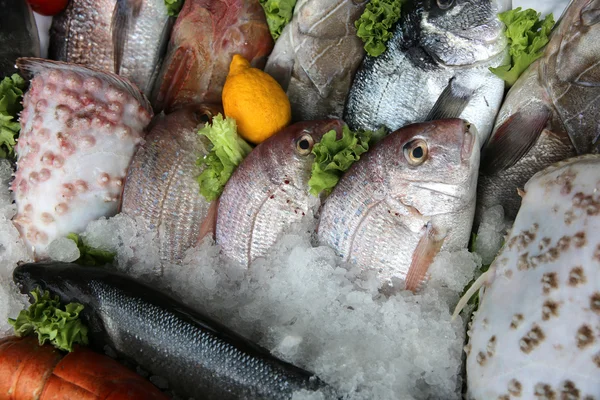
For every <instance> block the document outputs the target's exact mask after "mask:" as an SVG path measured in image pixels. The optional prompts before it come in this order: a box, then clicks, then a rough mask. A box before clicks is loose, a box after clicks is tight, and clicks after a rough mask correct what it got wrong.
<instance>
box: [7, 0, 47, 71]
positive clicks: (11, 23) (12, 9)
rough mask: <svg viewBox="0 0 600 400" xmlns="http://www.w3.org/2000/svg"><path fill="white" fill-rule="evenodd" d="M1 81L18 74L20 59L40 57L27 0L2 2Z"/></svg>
mask: <svg viewBox="0 0 600 400" xmlns="http://www.w3.org/2000/svg"><path fill="white" fill-rule="evenodd" d="M0 27H1V29H0V80H1V79H3V78H4V77H5V76H10V75H12V74H14V73H16V72H17V69H16V68H15V63H16V61H17V58H19V57H39V56H40V39H39V35H38V30H37V25H36V22H35V18H34V17H33V12H32V11H31V7H30V6H29V3H27V1H26V0H0Z"/></svg>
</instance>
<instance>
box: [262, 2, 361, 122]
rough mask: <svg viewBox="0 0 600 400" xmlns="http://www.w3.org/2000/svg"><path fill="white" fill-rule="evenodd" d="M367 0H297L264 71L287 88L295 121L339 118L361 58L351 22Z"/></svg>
mask: <svg viewBox="0 0 600 400" xmlns="http://www.w3.org/2000/svg"><path fill="white" fill-rule="evenodd" d="M366 4H367V1H366V0H362V1H361V0H358V1H357V0H299V1H298V2H297V3H296V7H295V9H294V17H293V18H292V21H291V22H290V23H289V24H288V25H287V26H286V27H285V28H284V29H283V32H282V33H281V36H280V37H279V39H277V42H276V44H275V48H274V49H273V52H272V53H271V55H270V56H269V61H268V62H267V66H266V67H265V72H267V73H269V74H270V75H271V76H273V77H274V78H275V79H276V80H277V81H278V82H279V84H280V85H281V86H282V87H283V89H284V90H285V91H286V93H287V95H288V98H289V99H290V103H291V104H292V119H293V120H294V121H309V120H316V119H321V118H341V117H342V114H343V112H344V104H345V102H346V97H347V96H348V92H349V91H350V86H351V85H352V79H353V78H354V74H355V73H356V70H357V69H358V67H359V65H360V63H361V61H362V59H363V58H364V56H365V51H364V49H363V43H362V41H361V40H360V38H359V37H358V36H356V27H355V26H354V22H355V21H356V20H357V19H358V18H359V17H360V15H361V14H362V12H363V11H364V9H365V6H366Z"/></svg>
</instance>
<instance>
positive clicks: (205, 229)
mask: <svg viewBox="0 0 600 400" xmlns="http://www.w3.org/2000/svg"><path fill="white" fill-rule="evenodd" d="M218 211H219V199H216V200H215V201H213V202H212V203H211V204H210V207H209V208H208V212H207V213H206V217H205V218H204V221H202V225H200V234H199V235H198V243H199V242H201V241H202V240H203V239H204V238H205V237H206V236H210V237H214V234H215V230H216V228H217V213H218Z"/></svg>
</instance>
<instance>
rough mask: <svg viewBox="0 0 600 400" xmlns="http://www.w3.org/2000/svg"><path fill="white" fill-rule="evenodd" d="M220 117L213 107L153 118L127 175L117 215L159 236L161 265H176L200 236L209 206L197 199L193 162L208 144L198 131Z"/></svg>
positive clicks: (197, 192) (197, 190)
mask: <svg viewBox="0 0 600 400" xmlns="http://www.w3.org/2000/svg"><path fill="white" fill-rule="evenodd" d="M219 112H221V113H223V110H222V109H221V107H220V106H216V105H215V106H212V105H205V106H193V107H188V108H184V109H181V110H177V111H175V112H173V113H171V114H169V115H168V116H166V117H161V118H157V122H156V123H155V124H154V126H153V127H152V130H151V131H150V133H149V134H148V136H147V137H146V139H145V143H144V144H143V145H142V146H141V147H140V149H139V150H138V151H137V153H136V154H135V156H134V157H133V161H132V162H131V165H130V167H129V170H128V172H127V179H126V180H125V187H124V190H123V204H122V209H121V211H122V212H123V213H125V214H128V215H130V216H132V217H141V218H142V219H143V220H144V221H145V222H146V224H147V226H148V228H149V229H151V230H156V231H158V233H159V243H160V259H161V261H163V262H168V263H179V262H181V260H182V259H183V257H184V256H185V251H186V250H187V249H188V248H190V247H192V246H194V245H195V244H196V243H197V242H198V241H199V240H200V239H202V236H203V235H202V233H205V232H201V230H202V229H201V228H202V225H203V222H204V220H205V218H206V217H207V216H208V215H209V209H210V208H211V202H208V201H207V200H206V199H205V198H204V197H203V196H202V195H201V194H200V186H199V184H198V181H197V180H196V178H197V177H198V175H200V173H201V172H202V168H201V167H199V166H198V165H197V164H196V161H197V160H198V157H202V156H203V155H206V154H208V152H209V150H208V148H209V145H210V142H209V141H208V139H207V138H206V137H205V136H200V135H198V126H199V125H201V124H204V123H206V122H210V121H211V120H212V117H213V116H214V115H217V114H218V113H219ZM213 208H215V210H213V214H214V213H215V212H216V207H213Z"/></svg>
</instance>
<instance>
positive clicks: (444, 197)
mask: <svg viewBox="0 0 600 400" xmlns="http://www.w3.org/2000/svg"><path fill="white" fill-rule="evenodd" d="M478 168H479V145H478V142H477V133H476V131H475V129H474V127H473V126H472V125H470V124H468V123H467V122H465V121H463V120H460V119H451V120H438V121H433V122H426V123H420V124H413V125H408V126H406V127H404V128H402V129H399V130H397V131H395V132H393V133H390V134H389V135H387V136H386V137H384V138H383V139H382V140H381V141H380V142H378V143H377V144H376V145H375V146H374V147H373V148H371V149H370V150H369V151H368V152H367V153H366V154H364V155H363V156H361V159H360V160H358V161H357V162H355V163H354V164H353V165H352V167H350V169H349V170H348V171H347V172H346V173H345V174H344V176H343V177H342V179H340V181H339V182H338V184H337V185H336V187H335V188H334V189H333V191H332V192H331V194H330V195H329V197H327V199H326V201H325V204H324V206H323V209H322V210H321V214H320V217H319V226H318V231H317V233H318V238H319V242H320V243H322V244H326V245H329V246H330V247H332V248H333V249H334V250H336V252H337V253H338V254H339V255H340V256H341V257H342V258H343V260H344V261H347V262H349V263H351V264H354V265H358V266H359V267H360V268H361V269H363V270H374V271H376V273H377V275H378V277H379V278H380V279H381V280H382V281H383V282H384V283H386V284H391V285H390V286H395V282H396V281H398V280H400V283H401V284H402V282H404V285H405V287H406V289H409V290H413V291H414V290H416V289H418V288H419V286H420V285H421V284H422V282H423V281H424V280H425V279H426V276H427V269H428V268H429V265H430V263H431V261H432V260H433V258H434V257H435V255H436V254H437V252H438V251H439V250H440V249H444V250H449V251H452V250H457V249H461V248H465V247H466V246H467V244H468V242H469V238H470V235H471V226H472V223H473V215H474V212H475V191H476V186H477V171H478Z"/></svg>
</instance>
